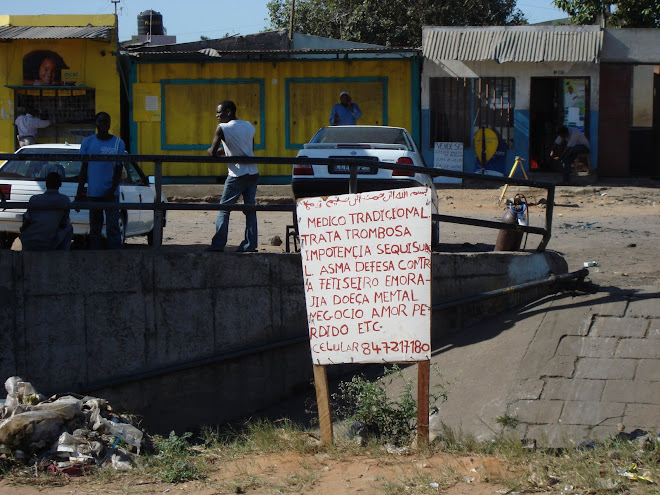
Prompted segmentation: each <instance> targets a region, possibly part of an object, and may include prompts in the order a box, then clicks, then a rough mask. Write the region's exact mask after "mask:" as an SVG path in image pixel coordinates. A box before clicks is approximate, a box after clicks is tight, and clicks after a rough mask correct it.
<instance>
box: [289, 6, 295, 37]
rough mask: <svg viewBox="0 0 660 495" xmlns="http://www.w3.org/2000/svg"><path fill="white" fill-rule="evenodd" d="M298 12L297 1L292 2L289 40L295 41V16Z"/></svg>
mask: <svg viewBox="0 0 660 495" xmlns="http://www.w3.org/2000/svg"><path fill="white" fill-rule="evenodd" d="M295 12H296V0H291V18H290V19H289V40H291V41H293V16H294V14H295Z"/></svg>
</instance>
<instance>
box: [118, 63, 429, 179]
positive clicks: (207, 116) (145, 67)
mask: <svg viewBox="0 0 660 495" xmlns="http://www.w3.org/2000/svg"><path fill="white" fill-rule="evenodd" d="M252 55H254V54H252ZM264 55H266V54H264ZM267 56H268V59H267V60H263V59H262V60H237V59H236V58H237V55H236V54H233V56H231V57H232V58H233V60H230V61H223V60H222V57H218V56H216V57H211V56H209V57H204V58H203V59H200V54H199V53H194V54H192V55H190V54H188V55H186V54H183V53H171V54H170V53H162V54H138V55H135V54H134V55H129V60H128V67H129V70H128V80H129V82H130V83H129V87H130V101H131V105H130V117H129V120H130V139H131V143H130V148H131V150H135V151H134V152H135V153H140V154H165V155H168V154H169V155H187V154H189V155H191V156H206V150H207V149H208V148H209V146H210V143H211V141H212V139H213V134H214V132H215V128H216V126H217V120H216V113H215V112H216V108H217V105H218V103H219V102H221V101H223V100H232V101H234V102H235V103H236V106H237V116H238V118H240V119H243V120H247V121H249V122H252V123H253V124H254V127H255V128H256V135H255V140H254V141H255V142H254V148H255V155H256V156H278V157H294V156H295V155H296V153H297V152H298V150H300V149H301V148H302V147H303V144H304V143H306V142H308V141H309V139H310V138H311V137H312V136H313V135H314V133H315V132H316V131H317V130H318V129H319V128H321V127H323V126H326V125H329V119H330V111H331V108H332V106H333V105H334V104H335V103H337V102H339V93H340V92H341V91H348V92H349V93H350V95H351V97H352V100H353V102H355V103H357V104H358V105H359V107H360V109H361V110H362V113H363V115H362V118H360V119H359V121H358V123H359V124H362V125H365V124H369V125H392V126H400V127H405V128H407V129H409V130H410V131H411V133H412V134H413V136H414V137H415V138H416V139H419V108H420V104H419V102H420V100H419V98H420V85H419V75H420V72H419V53H418V52H417V51H416V50H408V51H405V52H403V55H402V54H401V53H394V52H386V53H385V54H383V53H378V54H376V53H374V54H372V55H371V56H369V55H365V54H364V53H361V54H360V56H359V57H357V56H355V54H353V53H351V51H350V50H345V51H343V52H342V53H341V54H339V53H337V54H335V56H334V57H332V58H321V57H318V58H313V55H307V57H310V58H297V57H296V56H295V55H294V54H292V53H291V52H284V53H280V54H276V55H273V52H270V53H269V54H267ZM324 56H325V57H327V51H326V52H325V53H324ZM186 57H187V58H188V60H186ZM190 58H194V61H191V60H190ZM151 167H152V166H150V165H149V164H147V163H144V169H145V172H147V173H151V172H152V170H151ZM259 167H260V174H261V177H262V178H261V181H262V182H266V183H288V182H289V181H290V180H291V166H290V165H273V164H261V165H259ZM226 175H227V168H226V166H225V165H221V164H211V163H209V164H199V163H197V164H195V163H167V162H166V161H165V162H164V163H163V176H164V177H166V178H167V180H169V181H171V182H193V181H195V182H216V181H218V180H221V178H223V177H224V176H226ZM219 178H220V179H219Z"/></svg>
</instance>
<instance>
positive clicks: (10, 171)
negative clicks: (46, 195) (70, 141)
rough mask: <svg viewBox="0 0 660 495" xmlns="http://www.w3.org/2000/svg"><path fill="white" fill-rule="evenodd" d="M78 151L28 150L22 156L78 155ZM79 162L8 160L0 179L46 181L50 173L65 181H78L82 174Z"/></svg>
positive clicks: (60, 149)
mask: <svg viewBox="0 0 660 495" xmlns="http://www.w3.org/2000/svg"><path fill="white" fill-rule="evenodd" d="M77 153H78V150H77V149H62V148H27V149H25V150H22V151H21V152H20V154H21V155H35V154H39V155H45V154H49V155H50V154H53V155H62V154H68V155H71V154H77ZM80 167H81V162H80V161H79V160H73V161H71V160H45V161H44V160H8V161H7V162H6V163H5V164H4V165H3V166H2V168H0V177H14V178H24V179H33V180H34V179H38V180H44V179H45V178H46V176H47V175H48V174H49V173H50V172H57V173H58V174H60V176H61V177H62V180H63V181H77V180H78V175H79V174H80Z"/></svg>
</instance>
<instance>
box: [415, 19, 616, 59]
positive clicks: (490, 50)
mask: <svg viewBox="0 0 660 495" xmlns="http://www.w3.org/2000/svg"><path fill="white" fill-rule="evenodd" d="M602 46H603V32H602V30H601V29H600V28H599V27H598V26H493V27H472V26H470V27H444V26H442V27H436V26H426V27H424V29H423V33H422V53H423V54H424V56H425V57H426V58H428V59H430V60H432V61H434V62H436V63H437V62H440V61H441V60H461V61H471V62H480V61H484V60H494V61H495V62H498V63H504V62H591V63H598V60H599V57H600V51H601V48H602Z"/></svg>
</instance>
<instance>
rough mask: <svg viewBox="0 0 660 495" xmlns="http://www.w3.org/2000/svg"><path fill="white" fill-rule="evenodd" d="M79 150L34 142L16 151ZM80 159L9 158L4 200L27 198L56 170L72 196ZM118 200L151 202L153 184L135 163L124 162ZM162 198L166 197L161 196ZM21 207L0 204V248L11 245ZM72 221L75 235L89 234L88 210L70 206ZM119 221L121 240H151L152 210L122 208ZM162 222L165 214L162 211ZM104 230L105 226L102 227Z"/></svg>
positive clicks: (2, 176) (1, 176)
mask: <svg viewBox="0 0 660 495" xmlns="http://www.w3.org/2000/svg"><path fill="white" fill-rule="evenodd" d="M79 152H80V145H79V144H34V145H30V146H24V147H23V148H21V149H19V150H18V151H17V152H16V154H20V155H30V154H32V155H34V154H51V153H52V154H64V153H66V154H75V153H79ZM81 165H82V162H81V161H79V160H75V161H71V160H56V159H55V160H50V161H43V160H8V161H6V162H5V163H4V164H2V165H0V191H1V192H2V199H4V200H5V201H25V202H27V201H28V200H29V199H30V198H31V197H32V196H33V195H35V194H41V193H43V192H44V191H45V190H46V175H48V174H49V173H50V172H58V173H59V174H60V175H61V176H62V187H60V193H62V194H65V195H66V196H68V197H69V199H71V201H73V200H74V198H75V196H76V191H77V189H78V177H79V174H80V168H81ZM119 201H120V203H153V202H154V187H153V185H150V184H149V179H148V178H147V177H146V176H145V175H144V173H143V172H142V170H141V169H140V167H139V166H138V165H137V164H135V163H124V170H123V172H122V179H121V183H120V185H119ZM162 201H163V202H165V201H167V200H166V198H164V197H162ZM24 212H25V210H24V209H20V210H18V209H11V210H9V209H2V208H1V207H0V249H9V248H11V246H12V244H13V242H14V239H16V237H18V235H19V233H20V227H21V225H22V223H23V213H24ZM71 224H72V225H73V234H74V239H76V238H81V237H83V238H84V237H86V236H87V235H88V234H89V212H88V211H87V210H81V211H80V212H76V211H75V210H71ZM119 225H120V230H121V235H122V242H123V241H124V239H125V238H127V237H132V236H139V235H146V236H147V240H148V242H149V244H150V245H151V244H152V243H153V230H154V212H153V210H121V215H120V217H119ZM163 226H165V215H164V214H163ZM104 231H105V227H104Z"/></svg>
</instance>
